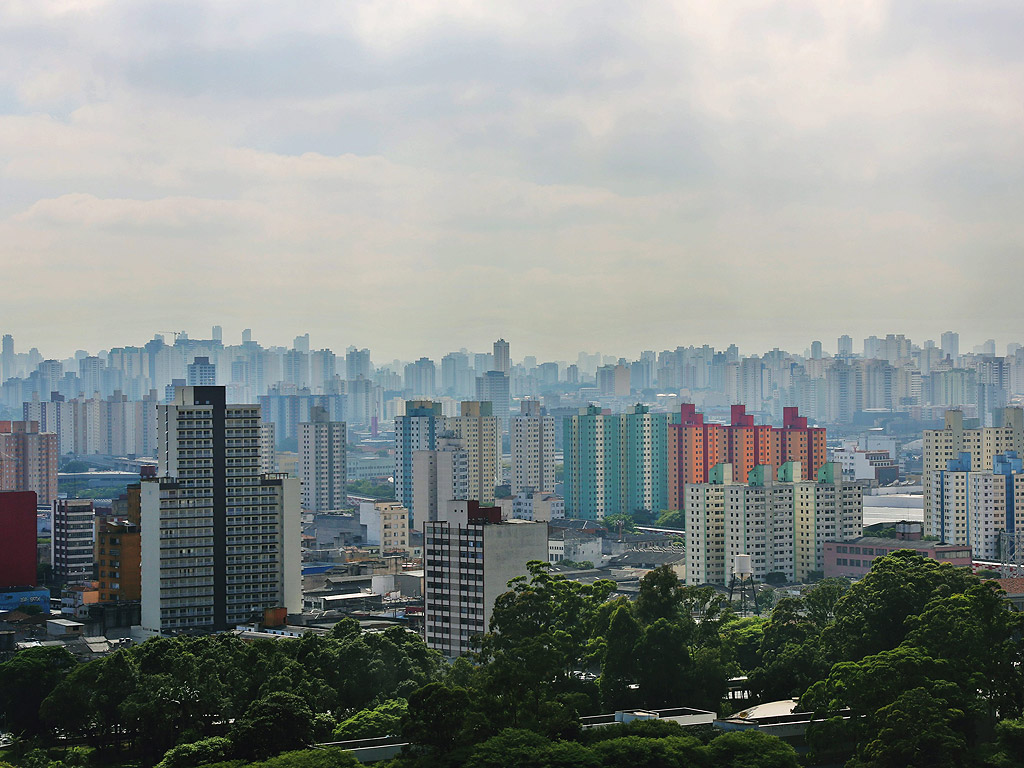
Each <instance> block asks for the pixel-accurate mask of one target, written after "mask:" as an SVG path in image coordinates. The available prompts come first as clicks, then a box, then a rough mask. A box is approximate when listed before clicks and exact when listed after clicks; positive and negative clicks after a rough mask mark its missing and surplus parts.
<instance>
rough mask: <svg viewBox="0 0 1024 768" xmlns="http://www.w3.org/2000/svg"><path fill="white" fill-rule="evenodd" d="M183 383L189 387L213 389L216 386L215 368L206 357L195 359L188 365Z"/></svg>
mask: <svg viewBox="0 0 1024 768" xmlns="http://www.w3.org/2000/svg"><path fill="white" fill-rule="evenodd" d="M185 383H186V384H187V385H188V386H190V387H213V386H216V384H217V366H216V364H214V363H211V362H210V358H208V357H197V358H195V359H194V360H193V361H192V362H191V363H189V364H188V370H187V372H186V375H185Z"/></svg>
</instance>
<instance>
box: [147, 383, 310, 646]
mask: <svg viewBox="0 0 1024 768" xmlns="http://www.w3.org/2000/svg"><path fill="white" fill-rule="evenodd" d="M158 419H159V441H158V442H159V446H160V448H159V452H158V460H159V471H160V475H161V476H160V477H159V478H156V479H153V480H143V481H142V626H143V628H144V629H145V630H148V631H152V632H161V633H166V632H168V631H180V630H205V631H222V630H225V629H229V628H232V627H234V626H236V625H237V624H240V623H244V622H247V621H250V620H252V619H254V618H255V619H261V618H262V617H263V615H264V612H265V611H266V610H268V609H272V608H281V607H283V608H286V609H287V610H288V611H289V612H298V611H299V610H300V609H301V602H302V595H301V563H300V555H299V539H300V534H301V528H300V526H301V511H300V508H299V481H298V479H297V478H289V477H287V476H285V475H261V474H260V471H259V462H260V455H259V453H260V452H259V447H260V446H259V441H260V408H259V406H258V405H228V404H227V403H226V402H225V389H224V387H182V388H181V389H178V390H177V392H176V393H175V399H174V402H172V403H170V404H168V405H163V406H159V414H158Z"/></svg>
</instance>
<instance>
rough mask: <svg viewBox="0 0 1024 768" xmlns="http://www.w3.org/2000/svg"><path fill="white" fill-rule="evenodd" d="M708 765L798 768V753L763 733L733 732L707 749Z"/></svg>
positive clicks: (738, 767) (736, 767) (720, 738)
mask: <svg viewBox="0 0 1024 768" xmlns="http://www.w3.org/2000/svg"><path fill="white" fill-rule="evenodd" d="M708 756H709V758H710V760H709V763H710V764H711V765H713V766H716V768H799V766H800V760H799V758H798V757H797V754H796V750H795V749H793V747H791V746H790V745H789V744H787V743H786V742H784V741H782V740H781V739H778V738H776V737H774V736H769V735H768V734H766V733H762V732H761V731H733V732H731V733H724V734H722V735H721V736H718V737H717V738H716V739H715V740H714V741H712V742H711V743H710V744H709V745H708Z"/></svg>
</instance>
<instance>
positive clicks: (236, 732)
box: [231, 691, 313, 758]
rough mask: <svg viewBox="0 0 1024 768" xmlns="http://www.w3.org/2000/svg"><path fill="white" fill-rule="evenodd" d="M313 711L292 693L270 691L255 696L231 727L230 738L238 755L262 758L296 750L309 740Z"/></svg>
mask: <svg viewBox="0 0 1024 768" xmlns="http://www.w3.org/2000/svg"><path fill="white" fill-rule="evenodd" d="M312 720H313V712H312V711H311V710H310V708H309V706H308V705H307V704H306V702H305V701H304V700H303V699H302V698H300V697H298V696H296V695H295V694H294V693H286V692H284V691H274V692H272V693H269V694H267V695H266V696H264V697H263V698H260V699H257V700H256V701H254V702H253V703H252V704H250V705H249V707H248V708H247V709H246V710H245V714H244V715H242V716H241V717H240V718H238V719H237V720H235V722H234V724H233V725H232V726H231V741H232V742H234V744H235V749H236V751H237V752H239V753H240V754H244V755H248V756H250V757H256V758H266V757H269V756H270V755H273V754H275V753H277V752H280V751H282V750H289V749H300V748H302V747H305V746H307V745H309V744H310V743H311V742H312V741H313V728H312Z"/></svg>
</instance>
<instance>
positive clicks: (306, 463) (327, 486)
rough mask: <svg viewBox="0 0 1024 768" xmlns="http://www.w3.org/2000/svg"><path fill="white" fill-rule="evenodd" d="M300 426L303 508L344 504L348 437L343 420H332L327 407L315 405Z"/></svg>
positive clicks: (323, 508) (315, 509)
mask: <svg viewBox="0 0 1024 768" xmlns="http://www.w3.org/2000/svg"><path fill="white" fill-rule="evenodd" d="M309 419H310V420H309V421H308V422H305V423H303V424H301V425H300V426H299V477H300V478H302V508H303V509H305V510H307V511H309V512H327V511H328V510H332V509H340V508H341V507H343V506H345V501H346V495H347V487H346V486H347V482H348V470H347V467H346V460H347V453H346V452H347V449H348V438H347V427H346V425H345V422H343V421H331V420H330V417H329V416H328V414H327V409H326V408H322V407H320V406H313V407H312V408H311V409H310V415H309Z"/></svg>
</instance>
